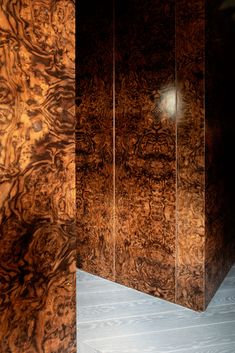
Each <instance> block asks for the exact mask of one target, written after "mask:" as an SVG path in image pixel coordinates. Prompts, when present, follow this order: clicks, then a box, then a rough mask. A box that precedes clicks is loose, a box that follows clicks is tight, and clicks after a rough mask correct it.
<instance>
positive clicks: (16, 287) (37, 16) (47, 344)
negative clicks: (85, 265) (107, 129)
mask: <svg viewBox="0 0 235 353" xmlns="http://www.w3.org/2000/svg"><path fill="white" fill-rule="evenodd" d="M74 7H75V4H74V2H73V1H70V0H67V1H60V0H59V1H51V0H47V1H42V0H41V1H40V0H39V1H30V0H16V1H8V0H3V1H1V3H0V136H1V138H0V317H1V320H0V352H1V353H7V352H11V353H42V352H45V353H59V352H61V353H62V352H63V353H65V352H66V353H72V352H73V353H75V352H76V339H75V337H76V335H75V332H76V322H75V222H74V216H75V215H74V213H75V207H74V206H75V205H74V203H75V180H74V174H75V170H74V125H75V118H74V115H75V113H74V81H75V80H74V78H75V77H74V73H75V69H74V56H75V51H74V44H75V41H74V34H75V25H74V17H75V16H74Z"/></svg>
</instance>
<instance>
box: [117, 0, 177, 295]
mask: <svg viewBox="0 0 235 353" xmlns="http://www.w3.org/2000/svg"><path fill="white" fill-rule="evenodd" d="M174 5H175V1H173V0H170V1H167V2H166V1H164V2H163V1H156V0H148V1H142V0H128V1H126V0H125V1H124V0H120V1H117V2H116V8H115V21H116V36H115V41H116V47H115V72H116V90H115V96H116V107H115V115H116V131H115V133H116V149H115V161H116V163H115V171H116V178H115V195H116V203H115V210H116V213H115V214H116V225H115V228H116V233H115V234H116V236H115V243H116V244H115V247H116V252H115V268H116V280H117V282H119V283H122V284H125V285H128V286H130V287H133V288H136V289H138V290H141V291H143V292H147V293H149V294H153V295H157V296H160V297H162V298H165V299H168V300H174V297H175V288H174V287H175V278H174V273H175V192H176V189H175V187H176V185H175V181H176V176H175V138H176V135H175V51H174V36H175V21H174V20H175V12H174Z"/></svg>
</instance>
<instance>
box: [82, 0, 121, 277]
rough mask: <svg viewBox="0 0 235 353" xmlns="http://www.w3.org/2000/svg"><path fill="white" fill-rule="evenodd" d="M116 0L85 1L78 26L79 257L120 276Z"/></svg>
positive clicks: (105, 272) (90, 265)
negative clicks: (115, 225) (116, 238)
mask: <svg viewBox="0 0 235 353" xmlns="http://www.w3.org/2000/svg"><path fill="white" fill-rule="evenodd" d="M112 21H113V10H112V1H107V0H101V1H99V2H96V3H94V1H91V0H89V1H82V2H81V3H80V4H79V7H78V32H77V90H78V92H77V97H78V98H77V111H76V116H77V126H76V188H77V189H76V195H77V229H78V230H77V232H78V236H77V249H78V251H77V252H78V253H77V262H78V266H82V267H83V268H84V269H86V270H87V271H90V272H92V273H96V274H100V275H101V276H105V277H106V278H109V279H114V269H113V258H114V252H113V247H114V239H113V217H114V213H113V209H114V205H113V202H114V197H113V193H114V186H113V22H112Z"/></svg>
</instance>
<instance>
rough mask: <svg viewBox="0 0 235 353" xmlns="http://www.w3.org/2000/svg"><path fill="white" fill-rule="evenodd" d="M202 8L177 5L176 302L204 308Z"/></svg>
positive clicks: (200, 3)
mask: <svg viewBox="0 0 235 353" xmlns="http://www.w3.org/2000/svg"><path fill="white" fill-rule="evenodd" d="M204 17H205V14H204V4H203V1H201V0H196V1H193V2H190V1H185V0H177V2H176V76H177V86H176V87H177V88H176V89H177V224H176V228H177V229H176V231H177V235H176V236H177V240H176V241H177V250H176V302H178V303H180V304H182V305H186V306H189V307H192V308H194V309H198V310H202V309H203V308H204V259H205V144H204V142H205V141H204V134H205V128H204V117H205V110H204V31H205V21H204Z"/></svg>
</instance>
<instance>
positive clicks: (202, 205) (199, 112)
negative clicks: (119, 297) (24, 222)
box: [76, 0, 235, 311]
mask: <svg viewBox="0 0 235 353" xmlns="http://www.w3.org/2000/svg"><path fill="white" fill-rule="evenodd" d="M83 6H85V5H83ZM112 6H114V3H113V4H111V3H110V2H109V6H108V3H106V2H105V1H103V2H101V7H100V5H99V6H98V7H97V8H96V7H94V8H93V9H92V11H94V13H93V12H92V11H91V10H90V7H89V4H88V7H89V8H86V11H85V12H83V15H81V22H82V31H81V35H82V36H83V37H84V38H85V39H84V42H82V40H81V44H80V45H81V54H80V55H81V58H82V59H81V58H80V72H79V85H80V90H81V93H80V97H79V101H78V105H79V104H80V105H79V108H78V128H77V133H78V134H77V157H76V158H77V175H78V179H77V195H78V211H77V212H78V222H79V230H78V253H79V259H78V260H79V261H78V264H79V267H81V268H83V269H85V270H87V271H90V272H92V273H94V274H98V275H101V276H104V277H107V278H111V279H114V280H116V281H117V282H119V283H122V284H125V285H127V286H130V287H133V288H136V289H138V290H141V291H144V292H146V293H149V294H152V295H156V296H160V297H162V298H165V299H167V300H170V301H174V302H176V303H178V304H181V305H183V306H186V307H189V308H192V309H194V310H199V311H200V310H204V309H205V308H206V306H207V304H208V302H209V301H210V299H211V298H212V296H213V294H214V292H215V290H216V288H217V287H218V285H219V283H220V282H221V281H222V279H223V278H224V276H225V274H226V272H227V271H228V269H229V267H230V266H231V264H232V262H233V261H234V256H235V241H234V228H235V224H234V206H233V204H234V195H235V192H234V182H233V179H234V178H233V174H232V173H231V165H232V163H233V158H231V157H230V154H231V152H232V151H233V140H234V134H235V124H234V118H233V111H234V107H233V94H234V93H233V92H234V81H235V74H234V68H233V67H234V64H233V63H234V61H235V60H234V59H235V56H234V45H233V42H234V41H235V28H234V27H235V26H234V24H235V21H234V16H235V15H234V12H235V11H234V10H235V5H234V6H233V3H232V1H231V2H226V1H222V0H221V1H220V0H216V1H210V0H207V1H206V2H205V1H203V0H195V1H186V0H176V1H173V0H172V1H171V0H167V1H156V0H155V1H153V0H147V1H139V0H128V1H124V0H123V1H122V0H119V1H117V2H116V3H115V6H114V8H113V9H114V17H113V20H115V23H113V25H112V24H111V23H112V18H111V12H112V11H111V7H112ZM107 11H108V15H107ZM84 13H85V15H84ZM112 26H114V27H115V31H114V32H112V31H111V27H112ZM87 43H95V44H94V45H93V46H92V47H91V46H89V45H88V44H87ZM111 48H112V50H113V54H114V57H112V59H111ZM112 60H113V61H112ZM112 70H113V73H112ZM78 71H79V70H78ZM114 75H115V79H114ZM111 77H113V83H114V84H115V86H113V93H114V97H113V98H115V100H113V101H112V97H111V95H112V94H111ZM79 85H78V86H79ZM112 110H113V111H112ZM112 139H113V141H112ZM113 142H114V145H113V144H112V143H113Z"/></svg>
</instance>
